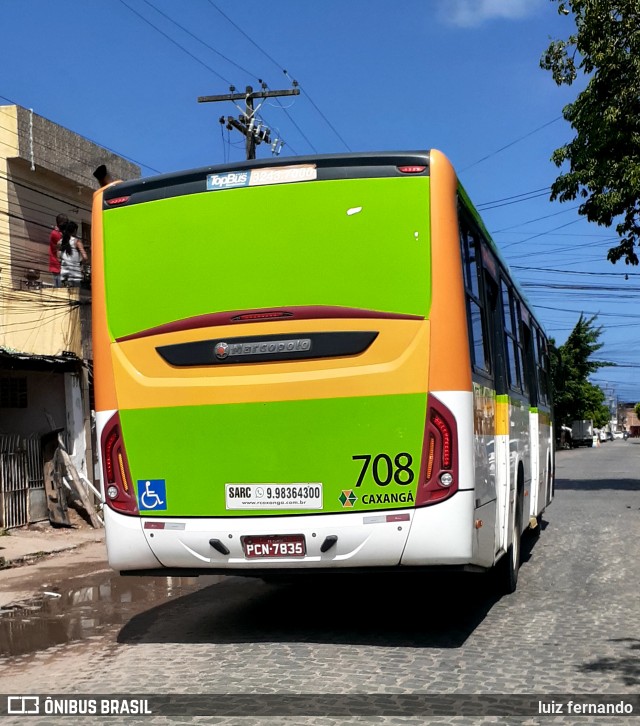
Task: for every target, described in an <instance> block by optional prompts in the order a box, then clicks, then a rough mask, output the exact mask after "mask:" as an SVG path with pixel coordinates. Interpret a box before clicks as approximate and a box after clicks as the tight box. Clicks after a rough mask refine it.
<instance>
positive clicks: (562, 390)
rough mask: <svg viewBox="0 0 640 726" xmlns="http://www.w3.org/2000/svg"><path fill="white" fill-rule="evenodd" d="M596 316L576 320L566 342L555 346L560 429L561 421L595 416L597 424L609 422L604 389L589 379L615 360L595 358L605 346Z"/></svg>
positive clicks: (553, 361)
mask: <svg viewBox="0 0 640 726" xmlns="http://www.w3.org/2000/svg"><path fill="white" fill-rule="evenodd" d="M595 319H596V316H593V317H591V318H585V317H584V316H583V315H581V316H580V319H579V320H578V322H577V323H576V326H575V328H574V329H573V330H572V331H571V333H570V335H569V337H568V338H567V340H566V342H565V343H564V344H563V345H561V346H559V347H556V346H555V344H554V341H551V342H552V346H551V355H550V359H551V384H552V389H553V396H554V408H555V421H556V430H559V426H560V425H561V424H565V425H570V424H571V422H572V421H575V420H580V419H593V422H594V424H595V426H599V427H601V426H605V425H606V424H607V423H608V422H609V418H610V414H609V409H608V408H607V406H606V405H605V394H604V391H603V390H602V389H601V388H600V387H599V386H596V385H595V384H593V383H591V382H590V381H589V375H590V374H591V373H595V372H596V371H597V370H598V369H599V368H604V367H606V366H610V365H613V364H612V363H607V362H602V361H594V360H592V355H593V354H594V353H595V352H596V351H598V350H600V348H602V346H603V343H599V342H598V339H599V338H600V335H601V333H602V328H601V327H595V325H594V322H595Z"/></svg>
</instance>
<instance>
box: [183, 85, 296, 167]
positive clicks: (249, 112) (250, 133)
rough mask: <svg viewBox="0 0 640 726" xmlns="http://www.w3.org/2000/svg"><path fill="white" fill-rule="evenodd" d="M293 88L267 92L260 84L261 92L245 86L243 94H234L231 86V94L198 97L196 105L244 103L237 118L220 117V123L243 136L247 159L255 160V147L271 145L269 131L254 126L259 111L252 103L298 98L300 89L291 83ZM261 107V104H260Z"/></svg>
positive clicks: (259, 126) (264, 127) (233, 88)
mask: <svg viewBox="0 0 640 726" xmlns="http://www.w3.org/2000/svg"><path fill="white" fill-rule="evenodd" d="M261 83H262V81H261ZM293 86H294V87H293V88H291V89H289V90H286V91H268V90H267V85H266V83H262V90H261V91H254V90H253V88H252V87H251V86H247V87H246V90H245V92H244V93H235V90H236V89H235V87H234V86H231V87H230V88H229V90H230V91H231V93H226V94H224V95H221V96H199V97H198V103H215V102H217V101H244V112H243V113H241V114H240V116H239V117H238V118H234V117H233V116H228V117H227V118H226V119H225V118H224V116H221V117H220V123H222V124H224V123H226V125H227V128H228V129H229V130H231V129H236V130H237V131H239V132H240V133H241V134H243V135H244V137H245V139H246V144H245V148H246V154H247V159H255V158H256V146H257V145H258V144H261V143H262V142H263V141H264V142H265V143H271V129H269V128H267V127H266V126H262V125H261V124H256V122H255V114H256V112H257V111H258V110H259V109H260V106H258V108H254V105H253V102H254V100H255V99H256V98H263V99H264V98H276V97H278V96H298V95H299V94H300V89H299V88H298V83H297V82H296V81H294V82H293ZM260 105H262V104H260Z"/></svg>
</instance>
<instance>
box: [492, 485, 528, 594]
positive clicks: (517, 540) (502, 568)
mask: <svg viewBox="0 0 640 726" xmlns="http://www.w3.org/2000/svg"><path fill="white" fill-rule="evenodd" d="M521 522H522V498H521V495H520V490H518V499H517V501H516V511H515V513H514V516H513V523H512V526H511V544H510V545H509V547H508V549H507V552H506V554H505V555H504V556H503V557H502V558H501V559H500V561H499V562H498V565H497V572H496V575H497V577H498V589H499V591H500V593H501V594H503V595H511V594H512V593H514V592H515V591H516V587H517V585H518V573H519V571H520V555H521Z"/></svg>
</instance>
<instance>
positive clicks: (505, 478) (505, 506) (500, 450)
mask: <svg viewBox="0 0 640 726" xmlns="http://www.w3.org/2000/svg"><path fill="white" fill-rule="evenodd" d="M482 261H483V268H484V281H485V290H486V296H487V310H488V315H489V327H490V330H491V334H490V339H491V348H492V357H493V361H494V366H493V376H494V385H495V411H496V415H495V432H494V445H493V452H494V462H493V469H494V471H495V487H496V499H497V507H496V523H495V535H496V537H495V541H496V549H497V550H505V551H506V549H507V536H508V535H507V532H508V529H509V527H508V525H509V485H510V466H509V461H510V453H509V396H508V394H507V374H506V369H505V355H504V334H503V327H504V323H503V319H502V304H501V298H500V287H499V284H498V279H499V278H498V263H497V260H496V258H495V257H494V256H493V254H492V253H491V252H490V250H489V249H488V248H486V247H484V246H483V248H482Z"/></svg>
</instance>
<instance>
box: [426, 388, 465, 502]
mask: <svg viewBox="0 0 640 726" xmlns="http://www.w3.org/2000/svg"><path fill="white" fill-rule="evenodd" d="M457 491H458V429H457V427H456V420H455V418H454V416H453V414H452V413H451V411H449V409H448V408H447V407H446V406H445V405H444V404H443V403H441V402H440V401H439V400H438V399H437V398H435V396H432V395H429V405H428V406H427V423H426V426H425V435H424V444H423V446H422V463H421V465H420V482H419V483H418V490H417V492H416V506H417V507H419V506H425V505H428V504H437V503H438V502H442V501H444V500H445V499H448V498H449V497H451V496H453V495H454V494H455V493H456V492H457Z"/></svg>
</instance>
